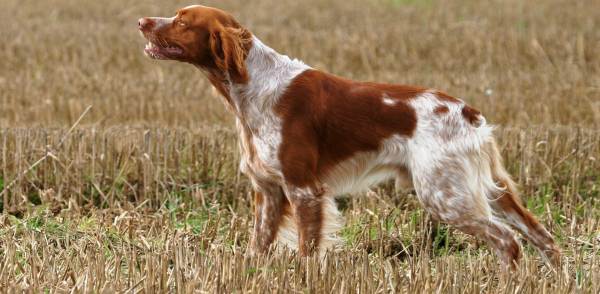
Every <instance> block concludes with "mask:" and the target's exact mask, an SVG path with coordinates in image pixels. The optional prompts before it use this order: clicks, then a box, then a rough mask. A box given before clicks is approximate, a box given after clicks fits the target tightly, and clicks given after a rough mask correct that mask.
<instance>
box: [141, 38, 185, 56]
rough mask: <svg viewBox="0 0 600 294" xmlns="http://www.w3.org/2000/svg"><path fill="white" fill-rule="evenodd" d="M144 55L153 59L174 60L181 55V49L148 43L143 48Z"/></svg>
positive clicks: (175, 46)
mask: <svg viewBox="0 0 600 294" xmlns="http://www.w3.org/2000/svg"><path fill="white" fill-rule="evenodd" d="M144 53H145V54H146V56H148V57H150V58H153V59H163V60H164V59H174V58H177V57H180V56H181V55H182V54H183V49H182V48H181V47H179V46H177V45H174V44H168V43H165V44H160V43H154V42H152V41H149V42H148V43H147V44H146V47H145V48H144Z"/></svg>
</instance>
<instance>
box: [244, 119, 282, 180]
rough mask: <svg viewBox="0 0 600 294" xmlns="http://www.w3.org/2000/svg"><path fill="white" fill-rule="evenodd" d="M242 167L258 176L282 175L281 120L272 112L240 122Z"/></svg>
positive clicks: (248, 172) (252, 174) (247, 172)
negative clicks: (280, 152)
mask: <svg viewBox="0 0 600 294" xmlns="http://www.w3.org/2000/svg"><path fill="white" fill-rule="evenodd" d="M238 131H239V133H240V134H239V135H240V143H241V144H240V145H241V146H240V147H241V148H240V149H241V152H242V162H241V169H242V171H243V172H245V173H246V174H248V175H250V176H253V177H258V178H272V177H273V176H277V175H280V174H281V172H280V168H281V166H280V162H279V147H280V145H281V121H280V119H279V118H278V117H277V116H275V115H274V114H273V113H270V112H263V113H262V116H256V117H253V118H247V119H246V121H245V124H243V123H242V122H241V121H239V122H238Z"/></svg>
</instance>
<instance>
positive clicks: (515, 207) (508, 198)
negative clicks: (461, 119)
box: [484, 141, 560, 265]
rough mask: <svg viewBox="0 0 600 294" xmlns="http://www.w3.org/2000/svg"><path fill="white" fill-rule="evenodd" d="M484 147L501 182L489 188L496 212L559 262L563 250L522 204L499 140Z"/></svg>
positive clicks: (542, 251) (497, 181) (494, 176)
mask: <svg viewBox="0 0 600 294" xmlns="http://www.w3.org/2000/svg"><path fill="white" fill-rule="evenodd" d="M484 150H485V152H486V154H487V155H488V156H489V158H490V163H491V172H492V177H493V179H494V181H495V182H496V185H497V188H495V189H492V190H491V191H489V196H488V197H489V198H490V201H489V202H490V205H491V207H492V208H493V210H494V212H495V214H496V215H498V216H499V217H502V218H503V219H504V220H505V222H507V223H508V224H510V225H511V226H512V227H513V228H515V229H516V230H517V231H519V232H520V233H521V234H522V235H523V236H524V237H525V238H526V239H527V241H528V242H529V243H531V244H532V245H533V246H535V247H536V248H537V249H538V250H539V251H540V252H541V253H542V254H543V255H544V256H545V257H546V258H548V259H549V261H550V262H552V263H553V264H554V265H558V263H559V262H560V249H559V248H558V246H556V244H555V243H554V239H553V238H552V235H550V233H549V232H548V231H547V230H546V228H544V226H543V225H542V224H541V223H540V222H539V221H538V220H537V219H536V218H535V216H534V215H533V214H532V213H531V212H529V211H528V210H527V209H526V208H525V207H523V206H522V205H521V200H520V198H519V196H518V192H517V189H516V188H515V186H516V185H515V183H514V182H513V181H512V180H511V178H510V176H509V175H508V173H507V172H506V170H505V169H504V167H503V166H502V162H501V157H500V153H499V152H498V148H497V147H496V143H495V142H493V141H492V142H489V143H488V144H487V145H486V146H485V149H484Z"/></svg>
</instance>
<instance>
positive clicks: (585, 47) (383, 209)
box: [0, 0, 600, 293]
mask: <svg viewBox="0 0 600 294" xmlns="http://www.w3.org/2000/svg"><path fill="white" fill-rule="evenodd" d="M189 4H192V3H190V2H185V1H168V2H167V1H144V2H140V1H131V0H125V1H69V0H48V1H41V2H40V1H30V0H25V1H17V0H1V3H0V28H1V29H0V40H1V42H0V60H1V62H0V191H3V192H2V193H3V194H2V197H1V199H0V201H1V208H2V212H3V213H2V215H1V216H0V288H2V289H5V291H18V290H20V289H30V290H31V291H32V292H40V291H44V290H45V291H48V292H52V293H54V292H58V293H61V292H69V291H71V290H73V289H75V290H76V292H102V291H108V292H111V291H127V290H131V291H132V292H139V291H143V292H164V291H166V290H168V291H172V292H190V291H197V292H215V291H218V292H232V291H237V292H242V291H253V292H264V291H274V292H288V291H292V292H310V293H312V292H333V291H335V292H355V291H360V292H362V293H365V292H366V293H370V292H395V291H398V292H410V293H412V292H414V291H415V290H417V289H420V290H425V291H427V292H436V291H439V292H461V293H462V292H481V291H483V292H505V293H506V292H523V293H540V292H542V291H546V292H576V291H578V292H582V293H598V292H600V274H599V272H600V249H599V248H600V220H599V219H600V206H599V204H598V202H599V199H600V130H599V128H600V30H598V28H599V27H600V2H598V1H595V0H581V1H567V0H546V1H517V0H507V1H496V0H493V1H470V0H463V1H458V0H449V1H442V0H422V1H418V0H363V1H358V0H327V1H320V0H306V1H291V0H282V1H267V0H256V1H202V4H205V5H211V6H216V7H219V8H222V9H225V10H227V11H229V12H231V13H232V14H233V15H235V16H236V17H237V18H238V19H239V20H240V21H241V22H242V23H243V24H244V25H246V26H247V27H248V28H249V29H250V30H251V31H252V32H254V33H255V34H256V35H257V36H258V37H259V38H261V39H262V40H263V41H264V42H265V43H267V44H269V45H270V46H271V47H273V48H275V49H276V50H278V51H279V52H282V53H286V54H288V55H290V56H293V57H297V58H299V59H302V60H304V61H305V62H307V63H308V64H310V65H312V66H314V67H316V68H319V69H323V70H327V71H329V72H332V73H335V74H338V75H342V76H346V77H350V78H353V79H359V80H377V81H386V82H393V83H401V84H415V85H422V86H428V87H432V88H437V89H441V90H444V91H446V92H448V93H449V94H451V95H454V96H457V97H461V98H463V99H464V100H466V101H467V102H469V103H470V104H471V105H473V106H474V107H476V108H478V109H480V110H481V111H482V112H483V113H484V114H485V116H486V118H487V120H488V122H491V123H493V124H497V125H498V126H499V128H498V129H497V132H496V134H497V135H498V138H499V141H500V145H501V149H502V153H503V155H504V157H505V160H506V163H507V167H508V169H509V171H510V172H511V173H512V174H513V175H514V177H515V179H516V180H517V181H518V183H519V184H520V185H521V188H522V191H523V200H524V201H525V202H526V204H527V206H528V207H529V209H531V210H532V211H533V212H534V213H535V214H536V215H537V216H539V218H540V219H541V220H542V221H543V222H544V223H546V225H547V226H548V227H549V228H550V229H551V231H552V232H553V233H554V234H555V235H556V236H557V239H558V241H559V243H560V245H561V247H562V248H563V250H564V254H565V257H564V264H563V266H562V267H561V268H559V269H556V271H552V270H551V269H550V268H548V267H546V266H545V265H543V262H542V261H541V260H539V258H538V255H537V253H536V252H534V251H533V249H532V248H530V247H529V246H527V245H525V249H526V250H525V258H524V261H523V263H522V266H521V267H520V268H519V270H518V271H517V272H516V273H506V272H503V271H502V269H501V268H500V267H499V266H498V264H497V260H496V259H495V257H494V256H493V255H491V254H490V252H489V251H488V250H487V248H486V246H485V245H484V244H481V243H479V242H477V241H476V240H474V239H472V238H470V237H468V236H465V235H463V234H460V233H458V232H456V231H454V230H453V229H451V228H447V227H445V226H441V227H439V228H438V229H437V230H436V231H435V232H430V230H431V227H430V225H429V223H428V221H427V215H426V214H425V213H424V212H423V211H422V210H421V209H420V208H419V205H418V203H416V201H415V199H414V196H412V195H409V194H406V193H400V192H397V191H394V189H393V183H389V184H385V185H382V186H380V187H377V188H375V189H374V192H373V193H372V195H370V196H371V197H362V198H344V199H341V200H340V201H339V203H338V204H339V206H340V208H341V209H342V210H343V213H344V215H345V216H346V226H345V228H344V230H343V231H342V232H341V236H342V238H343V239H344V240H345V245H344V247H343V248H342V249H343V250H341V251H339V252H334V253H332V254H331V255H330V256H329V257H328V258H327V259H326V260H325V261H323V262H321V263H322V264H321V265H317V262H318V261H317V260H316V259H309V260H302V259H300V258H297V257H296V256H295V254H294V253H292V252H287V253H283V254H276V255H272V256H266V257H259V258H251V257H248V256H246V254H245V253H246V249H247V244H248V239H249V232H250V228H251V225H252V224H251V221H252V203H251V195H250V187H249V183H248V181H247V180H246V179H245V178H244V176H243V175H241V174H239V172H238V170H237V162H238V154H237V147H236V137H235V136H236V135H235V132H234V130H233V127H232V126H233V117H232V116H231V115H229V114H228V113H227V111H226V110H225V108H224V107H223V105H222V103H221V101H220V100H219V98H217V97H215V96H214V95H213V93H212V90H211V87H210V85H209V83H208V82H207V81H206V80H205V78H204V77H203V76H202V74H201V73H200V72H198V71H197V70H196V69H195V68H193V67H191V66H187V65H184V64H177V63H175V62H156V61H153V60H150V59H148V58H146V57H144V55H143V53H142V48H143V46H144V43H145V42H144V40H143V39H142V38H141V37H140V36H139V33H138V32H137V19H138V18H139V17H141V16H153V15H158V16H170V15H172V14H173V13H174V12H175V10H176V9H177V8H180V7H183V6H187V5H189ZM90 105H91V106H92V108H91V110H90V111H89V112H88V113H87V114H86V115H85V116H84V117H83V119H82V120H81V122H80V123H79V124H77V127H76V128H75V129H74V130H73V131H72V132H68V130H69V128H70V127H71V126H72V125H73V124H74V123H75V122H76V120H77V119H78V118H79V117H80V115H81V114H82V113H83V112H84V110H85V109H86V108H87V107H89V106H90ZM60 142H62V143H60ZM45 155H48V156H47V158H46V159H45V160H44V161H43V162H41V163H40V164H39V165H36V166H35V167H33V168H31V169H29V167H31V166H32V164H34V162H36V160H38V159H40V158H42V157H43V156H45ZM24 171H28V172H27V173H26V174H25V176H23V177H19V174H20V173H22V172H24ZM14 179H17V180H16V181H14V184H13V185H12V186H11V187H8V188H9V189H5V188H7V186H8V185H9V184H11V183H13V180H14Z"/></svg>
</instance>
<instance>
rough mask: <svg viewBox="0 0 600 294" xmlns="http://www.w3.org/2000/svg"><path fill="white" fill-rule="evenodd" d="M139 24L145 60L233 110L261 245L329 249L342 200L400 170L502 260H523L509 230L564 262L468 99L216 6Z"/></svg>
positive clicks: (441, 215)
mask: <svg viewBox="0 0 600 294" xmlns="http://www.w3.org/2000/svg"><path fill="white" fill-rule="evenodd" d="M138 25H139V30H140V31H141V32H142V34H143V35H144V37H145V38H146V39H147V40H148V41H149V43H148V45H147V46H146V48H145V50H144V52H145V53H146V55H148V56H149V57H151V58H154V59H168V60H177V61H182V62H187V63H191V64H193V65H195V66H196V67H197V68H198V69H200V70H201V71H202V72H203V73H205V74H206V76H207V77H208V79H209V80H210V82H211V83H212V85H214V87H215V88H216V89H217V90H218V91H219V93H220V94H221V95H222V96H223V99H224V102H225V104H226V105H227V107H228V108H229V109H230V110H231V112H232V113H233V114H235V116H236V121H237V129H238V132H239V139H240V149H241V152H242V160H241V163H240V168H241V170H242V172H244V173H245V174H246V175H247V176H248V177H249V178H250V179H251V181H252V184H253V187H254V189H255V191H256V194H255V204H256V211H255V213H256V215H255V223H254V233H253V238H252V247H253V249H254V250H255V251H256V252H265V251H267V250H268V249H269V248H270V245H271V244H272V243H273V242H274V241H275V240H276V239H279V240H281V241H283V242H284V243H286V244H287V245H289V246H292V247H296V246H297V248H298V249H299V251H300V253H301V254H302V255H307V254H310V253H311V252H312V251H313V250H314V249H319V250H322V249H324V248H327V247H328V246H330V245H332V244H333V241H335V234H336V230H337V229H338V228H339V227H340V216H339V212H338V211H337V208H336V206H335V203H334V200H333V199H334V197H335V196H338V195H340V194H343V193H349V192H354V191H359V190H361V189H365V188H367V187H369V186H370V185H373V184H376V183H379V182H381V181H383V180H386V179H390V178H395V177H400V178H401V179H404V182H406V183H411V184H412V185H413V187H414V189H415V191H416V192H417V196H418V199H419V201H420V202H421V204H422V205H423V207H424V208H425V209H426V210H427V211H428V212H429V213H430V214H431V215H432V216H433V217H434V218H436V219H438V220H440V221H443V222H446V223H448V224H450V225H452V226H454V227H456V228H457V229H459V230H461V231H463V232H465V233H468V234H472V235H474V236H477V237H479V238H481V239H483V240H485V241H487V243H488V244H489V246H490V247H491V248H493V249H494V250H495V252H496V254H497V255H498V256H499V258H500V259H501V260H502V261H503V262H504V263H505V264H507V265H514V264H515V263H516V262H517V261H518V259H519V257H520V255H521V253H520V252H521V249H520V244H519V242H518V241H517V239H516V238H515V233H514V232H513V231H512V230H511V229H510V228H509V226H512V227H513V228H515V229H516V230H517V231H519V232H520V233H521V234H522V235H523V236H524V237H525V238H526V239H527V240H528V241H529V242H530V243H531V244H532V245H534V246H535V247H536V248H537V249H539V251H540V252H541V253H542V254H543V256H545V257H548V258H549V259H550V260H552V261H553V262H557V261H558V260H559V259H560V251H559V249H558V247H557V246H556V245H555V243H554V240H553V238H552V236H551V235H550V234H549V233H548V231H547V230H546V229H545V228H544V227H543V226H542V225H541V224H540V223H539V222H538V221H537V220H536V219H535V217H534V216H533V215H532V214H531V213H530V212H529V211H527V209H525V208H524V207H523V206H522V205H521V203H520V202H521V200H520V199H519V197H518V195H517V191H516V189H515V184H514V183H513V181H512V180H511V178H510V176H509V175H508V174H507V172H506V171H505V169H504V167H503V166H502V163H501V157H500V154H499V152H498V148H497V147H496V142H495V140H494V138H493V136H492V127H491V126H489V125H486V121H485V119H484V117H483V116H482V115H481V114H480V113H479V111H477V110H475V109H474V108H472V107H469V106H468V105H466V104H465V103H464V102H463V101H461V100H459V99H456V98H453V97H451V96H449V95H447V94H445V93H443V92H440V91H436V90H430V89H426V88H419V87H412V86H404V85H393V84H383V83H372V82H357V81H351V80H348V79H344V78H341V77H338V76H335V75H332V74H329V73H326V72H323V71H319V70H315V69H312V68H311V67H310V66H308V65H306V64H304V63H303V62H301V61H299V60H297V59H291V58H289V57H288V56H286V55H281V54H279V53H277V52H275V51H274V50H273V49H271V48H269V47H268V46H266V45H265V44H263V43H262V42H261V41H260V40H259V39H258V38H256V37H255V36H254V35H253V34H252V33H250V32H249V31H248V30H247V29H246V28H244V27H242V26H241V25H240V24H239V23H238V22H237V21H236V20H235V19H234V18H233V17H232V16H231V15H229V14H228V13H226V12H224V11H222V10H219V9H216V8H211V7H205V6H197V5H196V6H189V7H186V8H183V9H181V10H179V11H177V14H176V15H175V16H174V17H170V18H160V17H145V18H141V19H140V20H139V24H138Z"/></svg>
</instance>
